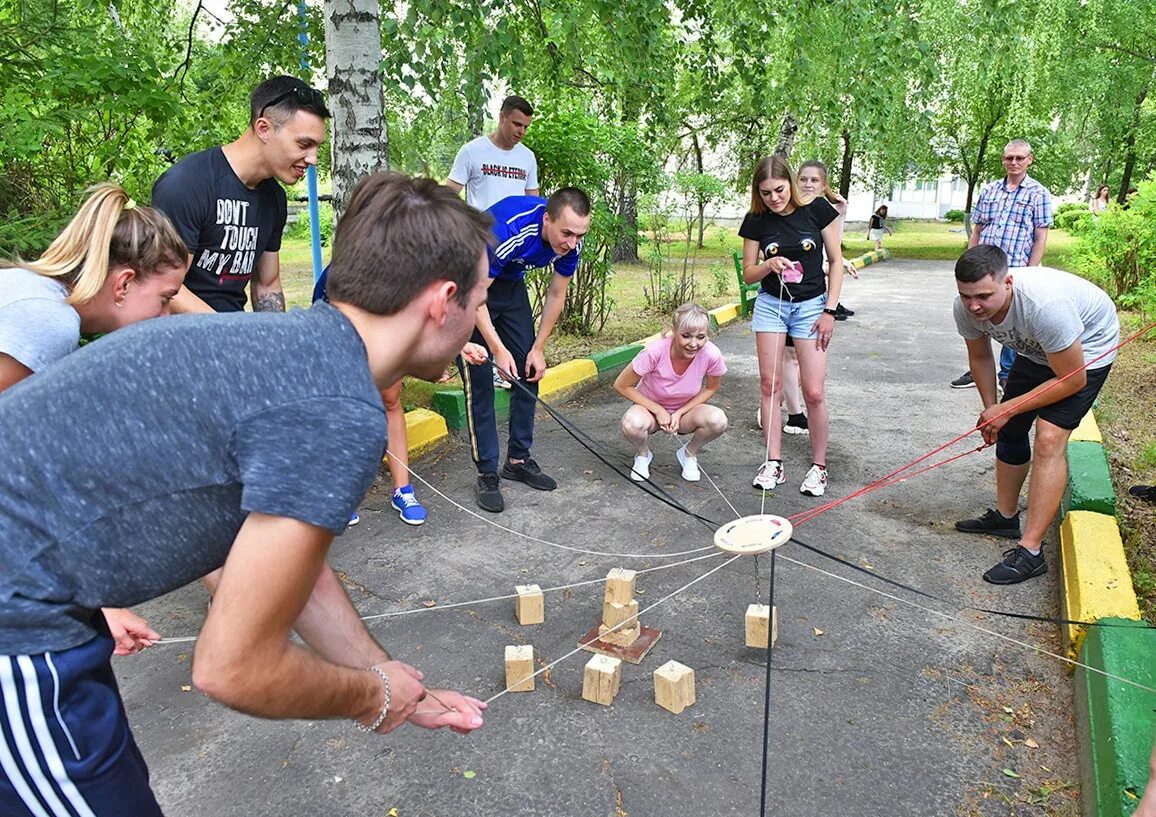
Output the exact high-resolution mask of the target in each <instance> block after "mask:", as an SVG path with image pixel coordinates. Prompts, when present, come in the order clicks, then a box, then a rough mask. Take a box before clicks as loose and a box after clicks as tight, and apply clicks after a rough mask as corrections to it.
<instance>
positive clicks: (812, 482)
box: [799, 465, 827, 496]
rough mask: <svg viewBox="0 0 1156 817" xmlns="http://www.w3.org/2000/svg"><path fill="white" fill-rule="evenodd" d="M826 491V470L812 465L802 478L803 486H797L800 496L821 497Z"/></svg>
mask: <svg viewBox="0 0 1156 817" xmlns="http://www.w3.org/2000/svg"><path fill="white" fill-rule="evenodd" d="M826 491H827V469H826V468H824V467H823V466H821V465H812V466H811V470H810V471H808V472H807V476H805V477H803V484H802V485H800V486H799V493H800V494H807V495H809V496H822V495H823V494H824V493H826Z"/></svg>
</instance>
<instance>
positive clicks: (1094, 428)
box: [1068, 411, 1104, 443]
mask: <svg viewBox="0 0 1156 817" xmlns="http://www.w3.org/2000/svg"><path fill="white" fill-rule="evenodd" d="M1068 442H1071V443H1102V442H1104V438H1103V437H1102V436H1100V426H1098V425H1097V424H1096V415H1095V414H1093V413H1092V412H1090V411H1089V412H1088V413H1087V414H1085V415H1084V419H1082V420H1080V425H1079V426H1077V427H1076V430H1075V431H1073V432H1072V436H1071V437H1069V438H1068Z"/></svg>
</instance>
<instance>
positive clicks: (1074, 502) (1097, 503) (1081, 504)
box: [1061, 442, 1116, 516]
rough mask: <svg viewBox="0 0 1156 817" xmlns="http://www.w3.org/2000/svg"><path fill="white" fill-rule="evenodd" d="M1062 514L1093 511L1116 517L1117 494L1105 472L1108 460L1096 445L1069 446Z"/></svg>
mask: <svg viewBox="0 0 1156 817" xmlns="http://www.w3.org/2000/svg"><path fill="white" fill-rule="evenodd" d="M1061 510H1062V513H1064V514H1066V513H1067V512H1068V511H1093V512H1095V513H1103V514H1107V515H1109V516H1115V515H1116V491H1115V489H1113V488H1112V475H1111V474H1110V473H1109V471H1108V457H1107V456H1106V455H1105V454H1104V447H1103V446H1102V445H1100V444H1099V443H1090V442H1074V443H1068V487H1067V489H1066V490H1065V491H1064V499H1063V503H1062V505H1061Z"/></svg>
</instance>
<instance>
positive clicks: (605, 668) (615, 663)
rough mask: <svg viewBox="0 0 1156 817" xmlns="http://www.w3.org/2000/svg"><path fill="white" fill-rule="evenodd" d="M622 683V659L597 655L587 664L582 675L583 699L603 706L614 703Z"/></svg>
mask: <svg viewBox="0 0 1156 817" xmlns="http://www.w3.org/2000/svg"><path fill="white" fill-rule="evenodd" d="M621 683H622V659H621V658H611V657H610V656H609V655H596V656H594V657H593V658H591V659H590V660H589V661H587V662H586V671H585V672H584V673H583V674H582V697H583V698H585V699H586V700H588V701H592V702H593V703H596V704H602V705H603V706H610V704H612V703H614V696H615V695H617V694H618V687H619V685H620V684H621Z"/></svg>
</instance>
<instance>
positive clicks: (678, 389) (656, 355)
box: [614, 304, 727, 482]
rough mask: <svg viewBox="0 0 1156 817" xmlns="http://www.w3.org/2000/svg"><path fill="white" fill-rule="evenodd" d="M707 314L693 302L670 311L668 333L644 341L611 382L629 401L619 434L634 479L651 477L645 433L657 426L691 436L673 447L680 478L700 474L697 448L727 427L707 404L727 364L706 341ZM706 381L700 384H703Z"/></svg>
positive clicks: (693, 478)
mask: <svg viewBox="0 0 1156 817" xmlns="http://www.w3.org/2000/svg"><path fill="white" fill-rule="evenodd" d="M709 328H710V316H709V315H707V313H706V310H704V309H703V308H702V307H701V306H699V305H698V304H683V305H682V306H680V307H679V308H678V309H676V310H674V317H673V319H672V321H671V330H672V331H671V333H670V334H669V335H667V334H665V333H664V335H663V337H661V338H659V339H658V340H656V341H654V342H653V343H651V344H649V345H647V347H646V348H645V349H643V350H642V351H641V352H639V353H638V355H637V356H636V357H635V358H634V360H633V362H632V363H631V364H630V365H629V366H627V367H626V368H625V369H623V370H622V372H621V373H620V374H619V375H618V379H617V380H615V381H614V388H615V390H616V391H617V392H618V393H619V394H621V395H622V396H623V397H625V398H626V399H627V400H629V401H630V402H631V403H633V404H634V405H632V406H631V407H630V408H628V409H627V410H626V414H624V415H622V436H623V437H625V438H626V439H627V440H628V441H629V442H630V444H631V445H633V446H634V451H635V457H634V467H633V469H632V470H631V474H630V477H631V479H633V480H635V481H636V482H642V481H643V480H646V479H649V478H650V461H651V460H652V459H654V454H653V453H652V452H651V451H650V448H649V445H648V443H649V439H650V435H651V434H653V433H654V432H656V431H658V430H659V429H661V430H663V431H666V432H668V433H670V434H690V435H691V438H690V440H689V441H688V442H687V443H686V444H685V445H684V446H682V447H681V448H679V449H678V452H677V455H676V456H677V457H678V462H679V465H680V466H681V467H682V478H683V479H685V480H687V481H689V482H697V481H698V480H699V478H700V473H699V469H698V452H699V450H700V449H701V448H702V447H703V446H704V445H705V444H706V443H708V442H710V441H711V440H714V439H717V438H718V437H719V436H720V435H721V434H722V433H723V432H724V431H726V429H727V416H726V414H725V413H724V412H723V410H722V409H720V408H718V407H717V406H711V405H707V401H708V400H710V399H711V398H712V397H713V396H714V395H715V393H716V392H717V391H718V387H719V384H720V383H721V382H722V376H723V375H724V374H726V370H727V367H726V362H725V361H724V360H723V355H722V352H721V351H720V350H719V348H718V347H717V346H715V345H714V344H713V343H711V342H710V340H708V339H707V330H708V329H709ZM704 379H705V384H704V382H703V381H704Z"/></svg>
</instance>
